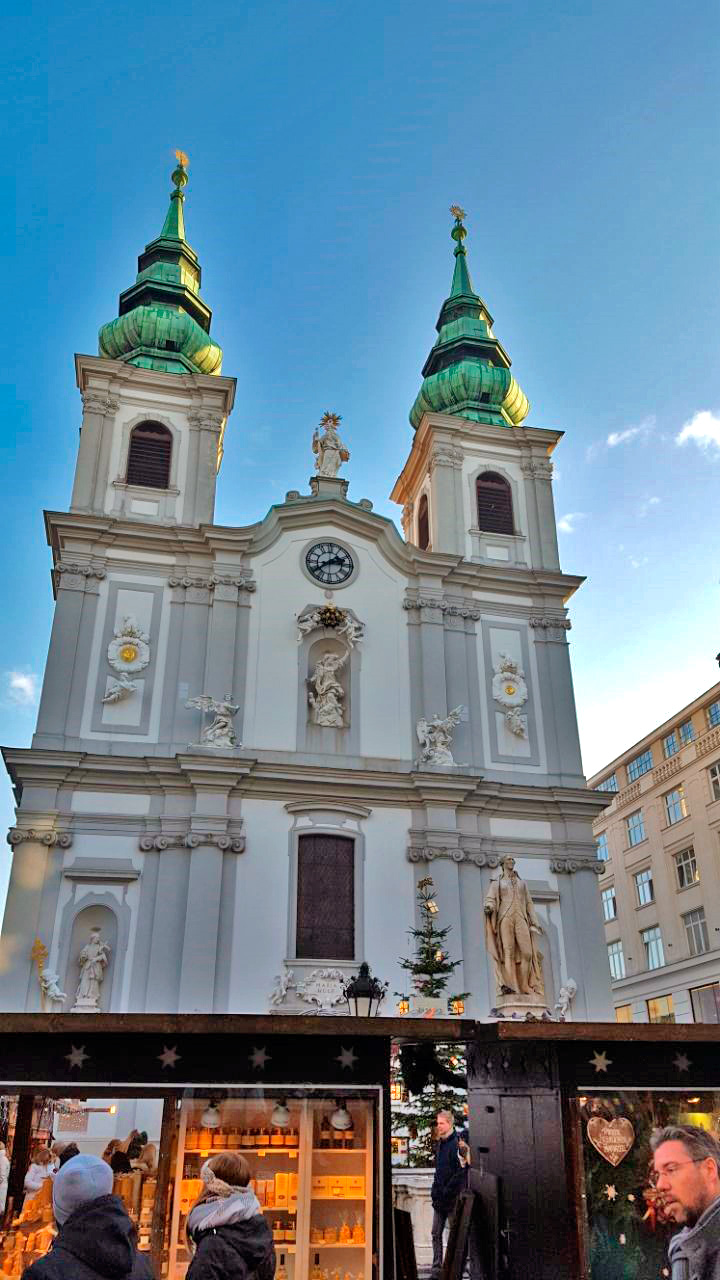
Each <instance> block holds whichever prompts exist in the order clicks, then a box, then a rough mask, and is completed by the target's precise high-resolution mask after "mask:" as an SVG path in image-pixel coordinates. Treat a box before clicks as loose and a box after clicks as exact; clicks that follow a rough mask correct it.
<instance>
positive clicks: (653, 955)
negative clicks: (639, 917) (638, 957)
mask: <svg viewBox="0 0 720 1280" xmlns="http://www.w3.org/2000/svg"><path fill="white" fill-rule="evenodd" d="M640 937H641V938H642V944H643V946H644V948H645V966H646V968H648V969H662V967H663V965H664V964H665V953H664V951H663V944H662V938H661V936H660V928H659V926H658V925H654V926H653V928H652V929H643V931H642V933H641V934H640Z"/></svg>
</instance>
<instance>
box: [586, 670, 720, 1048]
mask: <svg viewBox="0 0 720 1280" xmlns="http://www.w3.org/2000/svg"><path fill="white" fill-rule="evenodd" d="M588 786H589V787H592V788H593V789H594V790H596V791H607V792H608V793H609V795H610V796H611V797H612V798H611V802H610V804H609V805H608V807H607V808H606V809H605V810H604V811H603V813H602V814H601V815H600V817H598V818H596V819H595V821H594V823H593V830H594V833H595V838H596V841H597V848H598V857H599V858H600V859H601V860H602V861H603V862H604V863H605V871H604V873H603V875H602V876H601V877H600V879H599V890H600V895H601V900H602V910H603V919H604V922H605V941H606V943H607V952H608V964H609V966H610V973H611V976H612V989H613V1003H614V1006H615V1017H616V1018H617V1020H618V1022H717V1023H720V684H716V685H713V687H712V688H711V689H708V690H707V692H706V693H704V694H702V695H701V696H700V697H699V698H696V699H695V701H694V702H692V703H691V704H690V705H689V706H687V707H684V708H683V709H682V711H678V713H677V715H675V716H673V717H672V718H671V719H670V720H668V721H666V723H665V724H661V725H659V726H658V728H657V729H654V730H653V732H652V733H649V734H648V735H647V737H645V738H643V739H642V741H641V742H637V743H635V745H634V746H632V747H630V748H629V750H628V751H625V752H623V754H622V755H620V756H618V757H617V759H616V760H613V761H612V762H611V763H610V764H608V765H607V766H606V767H605V768H604V769H601V770H600V771H599V772H598V773H596V774H595V775H594V777H592V778H590V779H589V781H588Z"/></svg>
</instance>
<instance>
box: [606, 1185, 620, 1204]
mask: <svg viewBox="0 0 720 1280" xmlns="http://www.w3.org/2000/svg"><path fill="white" fill-rule="evenodd" d="M605 1195H606V1196H607V1198H608V1200H617V1189H616V1188H615V1187H614V1186H613V1185H612V1183H610V1185H609V1186H608V1185H607V1183H606V1184H605Z"/></svg>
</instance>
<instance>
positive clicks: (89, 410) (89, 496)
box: [70, 391, 118, 511]
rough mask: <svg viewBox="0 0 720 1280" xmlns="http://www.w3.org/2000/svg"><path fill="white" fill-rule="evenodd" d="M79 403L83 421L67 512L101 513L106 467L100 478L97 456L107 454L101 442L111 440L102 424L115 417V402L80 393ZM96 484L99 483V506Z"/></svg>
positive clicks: (104, 394) (94, 393)
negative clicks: (80, 400) (80, 399)
mask: <svg viewBox="0 0 720 1280" xmlns="http://www.w3.org/2000/svg"><path fill="white" fill-rule="evenodd" d="M82 401H83V421H82V428H81V432H80V447H79V449H78V458H77V463H76V466H75V480H74V482H73V491H72V498H71V500H70V509H71V511H92V510H99V511H102V510H103V507H104V502H103V501H102V498H103V497H104V491H105V486H106V484H107V481H108V479H109V477H108V475H107V467H106V468H105V473H104V474H103V469H102V466H101V456H102V455H103V453H105V452H108V453H109V450H104V449H103V445H104V442H105V438H106V437H107V438H108V439H109V438H110V437H111V436H112V430H111V428H110V427H109V426H107V425H106V423H107V419H108V418H110V419H112V418H113V417H114V415H115V414H116V413H117V410H118V402H117V400H112V399H109V397H108V395H107V392H105V391H84V392H83V393H82ZM98 480H100V482H101V498H100V501H99V503H98V494H97V485H98Z"/></svg>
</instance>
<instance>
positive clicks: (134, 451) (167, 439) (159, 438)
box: [127, 422, 172, 489]
mask: <svg viewBox="0 0 720 1280" xmlns="http://www.w3.org/2000/svg"><path fill="white" fill-rule="evenodd" d="M171 454H172V435H171V433H170V432H169V431H168V429H167V427H164V426H163V425H162V423H161V422H141V423H140V424H139V425H138V426H137V427H133V430H132V432H131V434H130V448H129V450H128V465H127V482H128V484H138V485H142V486H143V487H144V488H146V489H167V488H168V486H169V484H170V456H171Z"/></svg>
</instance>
